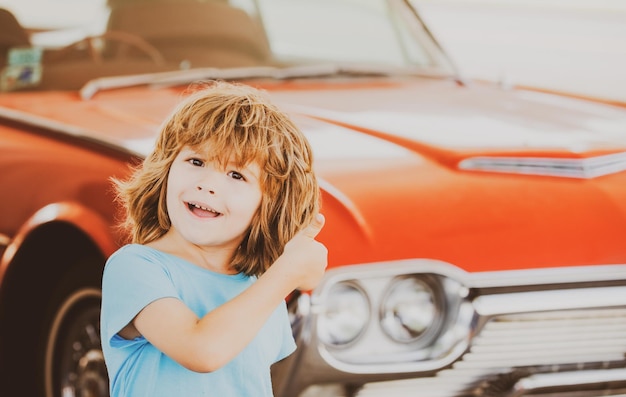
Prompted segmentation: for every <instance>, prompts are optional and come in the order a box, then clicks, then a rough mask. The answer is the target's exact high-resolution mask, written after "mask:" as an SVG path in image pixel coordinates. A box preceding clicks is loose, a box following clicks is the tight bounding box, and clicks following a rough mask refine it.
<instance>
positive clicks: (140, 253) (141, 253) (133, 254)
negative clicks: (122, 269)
mask: <svg viewBox="0 0 626 397" xmlns="http://www.w3.org/2000/svg"><path fill="white" fill-rule="evenodd" d="M129 260H134V261H145V262H155V261H158V251H157V250H155V249H154V248H151V247H149V246H147V245H143V244H134V243H133V244H126V245H123V246H121V247H120V248H118V249H117V251H115V252H114V253H113V254H111V256H109V259H108V260H107V262H108V263H112V262H119V261H124V262H127V261H129Z"/></svg>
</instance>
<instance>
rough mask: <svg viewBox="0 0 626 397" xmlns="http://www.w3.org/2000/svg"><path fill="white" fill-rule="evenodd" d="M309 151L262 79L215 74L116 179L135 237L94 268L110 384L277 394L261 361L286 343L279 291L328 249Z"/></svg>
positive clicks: (156, 393)
mask: <svg viewBox="0 0 626 397" xmlns="http://www.w3.org/2000/svg"><path fill="white" fill-rule="evenodd" d="M312 160H313V159H312V152H311V148H310V146H309V144H308V142H307V140H306V138H305V137H304V136H303V134H302V133H301V132H300V131H299V130H298V128H297V127H296V126H295V125H294V124H293V122H292V121H291V120H290V119H289V118H288V117H287V116H286V115H285V114H284V113H282V112H281V111H279V110H278V109H277V108H276V107H275V106H274V105H272V104H271V103H270V102H269V101H268V100H267V99H266V98H265V97H264V95H263V92H262V91H259V90H255V89H253V88H251V87H247V86H244V85H237V84H231V83H225V82H215V83H213V84H210V85H209V86H208V87H206V88H204V89H202V90H199V91H198V92H196V93H195V94H193V95H191V96H190V97H188V99H186V100H185V101H184V102H183V103H182V104H181V105H180V106H179V107H178V108H177V109H176V110H175V112H174V113H173V114H172V115H171V116H170V117H169V119H168V120H166V122H165V124H164V125H163V127H162V129H161V132H160V136H159V138H158V140H157V142H156V146H155V149H154V151H153V152H152V154H151V155H149V156H148V157H147V158H146V159H145V161H144V162H143V164H142V166H141V167H140V168H137V169H136V170H135V173H134V174H133V175H132V177H131V178H130V179H129V180H126V181H120V180H115V181H114V182H115V185H116V188H117V191H118V195H119V198H120V200H121V202H122V203H123V204H124V208H125V209H126V212H127V217H126V222H125V225H126V226H127V227H128V229H129V231H130V233H131V236H132V243H131V244H128V245H126V246H123V247H122V248H120V249H119V250H118V251H117V252H115V253H114V254H113V255H112V256H111V257H110V258H109V260H108V261H107V264H106V267H105V270H104V275H103V281H102V314H101V337H102V345H103V346H102V347H103V352H104V358H105V362H106V365H107V370H108V372H109V379H110V392H111V396H112V397H122V396H127V397H143V396H145V397H160V396H171V397H179V396H188V397H192V396H193V397H196V396H219V397H235V396H271V395H272V385H271V379H270V365H271V364H273V363H274V362H276V361H279V360H281V359H283V358H284V357H286V356H287V355H289V354H290V353H292V352H293V350H294V349H295V342H294V339H293V336H292V334H291V328H290V324H289V320H288V317H287V311H286V305H285V301H284V299H285V297H286V296H287V295H288V294H289V293H290V292H291V291H293V290H294V289H296V288H299V289H303V290H309V289H312V288H313V287H314V286H315V285H316V284H317V282H318V281H319V280H320V279H321V277H322V275H323V273H324V270H325V268H326V263H327V250H326V247H324V245H322V244H321V243H319V242H317V241H315V239H314V238H315V236H316V235H317V233H318V232H319V231H320V229H321V228H322V226H323V223H324V218H323V216H322V215H321V214H318V209H319V201H320V193H319V189H318V185H317V180H316V178H315V175H314V173H313V169H312Z"/></svg>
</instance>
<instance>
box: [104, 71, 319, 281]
mask: <svg viewBox="0 0 626 397" xmlns="http://www.w3.org/2000/svg"><path fill="white" fill-rule="evenodd" d="M206 85H207V86H206V87H201V89H200V90H198V91H196V92H194V93H193V94H192V95H190V96H189V97H187V99H186V100H184V101H183V102H182V103H181V104H180V105H179V106H178V107H177V108H176V109H175V111H174V112H173V113H172V114H171V116H170V117H169V118H168V119H166V120H165V123H164V124H163V126H162V127H161V131H160V135H159V137H158V140H157V142H156V146H155V149H154V151H153V152H152V153H151V154H150V155H149V156H148V157H147V158H146V159H145V160H144V161H143V163H142V165H141V167H138V168H136V169H135V170H134V173H133V174H132V176H131V177H130V179H128V180H126V181H121V180H114V184H115V187H116V189H117V193H118V198H119V200H120V201H121V203H122V204H123V206H124V208H125V210H126V218H125V222H124V224H123V226H125V227H126V228H127V230H128V231H129V232H130V236H131V239H132V241H133V242H134V243H138V244H145V243H148V242H151V241H154V240H156V239H158V238H159V237H161V236H163V235H164V234H165V233H166V232H167V231H168V230H169V228H170V225H171V223H170V218H169V215H168V211H167V206H166V200H165V198H166V190H167V177H168V173H169V169H170V166H171V165H172V162H173V160H174V158H175V157H176V156H177V155H178V153H179V152H180V150H181V149H182V148H183V147H184V146H189V147H191V148H194V149H201V150H203V151H204V152H206V153H208V155H209V158H208V159H209V160H215V161H218V162H219V163H221V164H223V165H225V164H226V162H227V161H229V160H232V161H234V162H235V163H236V164H237V165H238V166H244V165H246V164H249V163H250V162H255V161H256V162H257V163H258V164H259V165H260V167H261V191H262V199H261V204H260V207H259V209H258V211H257V213H256V214H255V215H254V217H253V220H252V223H251V225H250V227H249V229H248V232H247V233H246V235H245V237H244V239H243V241H242V243H241V246H240V247H239V249H238V250H237V251H236V252H235V254H234V256H233V258H232V263H231V267H232V268H233V269H235V270H237V271H239V272H243V273H245V274H247V275H257V276H258V275H260V274H262V273H263V272H264V271H265V270H267V268H268V267H269V266H270V265H271V264H272V263H273V262H274V261H275V260H276V259H277V258H278V256H279V255H280V254H281V253H282V251H283V249H284V247H285V244H286V243H287V241H289V240H290V239H291V238H292V237H293V236H294V235H295V234H296V232H297V231H298V230H300V229H302V228H303V227H304V226H306V225H308V224H309V223H310V222H311V221H312V220H313V218H314V216H315V214H316V213H317V212H318V210H319V206H320V192H319V187H318V184H317V179H316V177H315V174H314V173H313V168H312V167H313V153H312V151H311V147H310V145H309V143H308V141H307V139H306V138H305V136H304V135H303V134H302V132H301V131H300V130H299V129H298V127H296V125H295V124H294V123H293V122H292V121H291V119H290V118H289V117H288V116H287V115H286V114H285V113H283V112H282V111H280V110H279V109H278V108H277V107H276V106H275V105H273V104H272V103H271V102H270V101H269V100H268V99H267V98H266V96H265V95H264V92H263V91H261V90H257V89H255V88H252V87H250V86H246V85H243V84H235V83H226V82H212V83H207V84H206Z"/></svg>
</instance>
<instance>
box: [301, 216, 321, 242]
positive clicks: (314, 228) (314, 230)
mask: <svg viewBox="0 0 626 397" xmlns="http://www.w3.org/2000/svg"><path fill="white" fill-rule="evenodd" d="M325 222H326V218H324V215H322V214H317V215H316V216H315V219H313V222H311V223H310V224H309V226H307V227H306V228H305V229H304V230H303V231H302V233H303V234H304V235H305V236H307V237H310V238H313V239H314V238H315V237H316V236H317V235H318V233H319V232H320V230H322V227H324V223H325Z"/></svg>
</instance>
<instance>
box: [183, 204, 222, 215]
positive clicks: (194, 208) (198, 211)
mask: <svg viewBox="0 0 626 397" xmlns="http://www.w3.org/2000/svg"><path fill="white" fill-rule="evenodd" d="M187 208H189V211H191V212H192V213H193V214H194V215H196V216H198V217H200V218H217V217H218V216H220V215H222V214H221V213H220V212H217V211H215V210H214V209H213V208H209V207H205V206H202V205H200V204H197V203H192V202H189V203H187Z"/></svg>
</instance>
